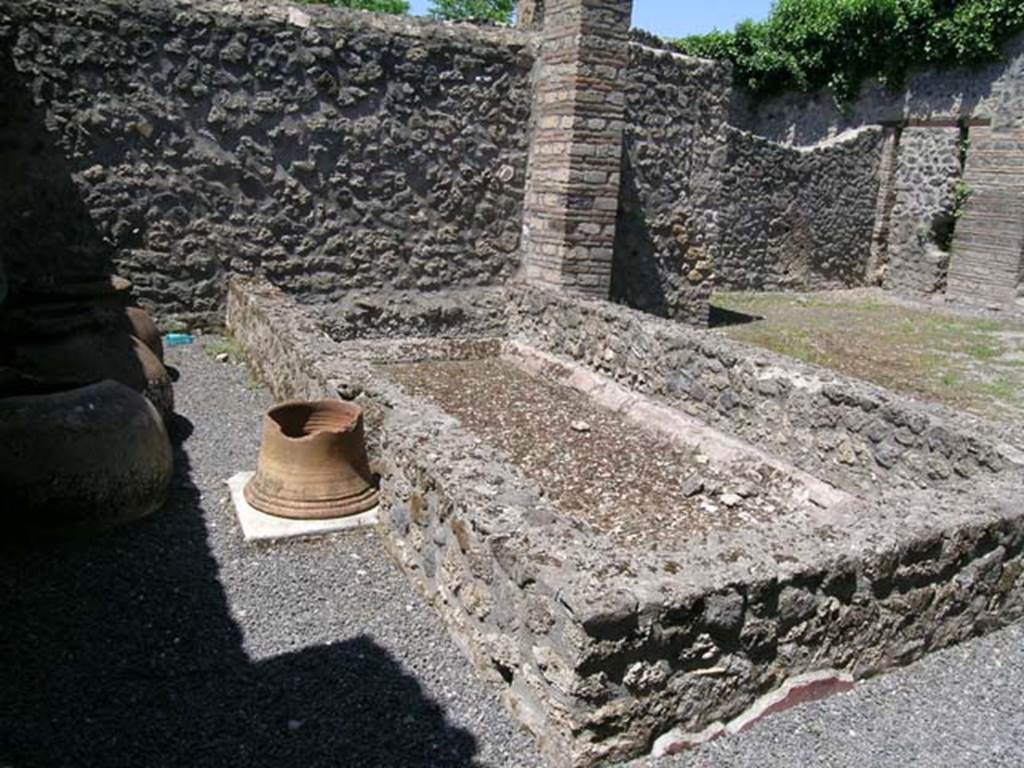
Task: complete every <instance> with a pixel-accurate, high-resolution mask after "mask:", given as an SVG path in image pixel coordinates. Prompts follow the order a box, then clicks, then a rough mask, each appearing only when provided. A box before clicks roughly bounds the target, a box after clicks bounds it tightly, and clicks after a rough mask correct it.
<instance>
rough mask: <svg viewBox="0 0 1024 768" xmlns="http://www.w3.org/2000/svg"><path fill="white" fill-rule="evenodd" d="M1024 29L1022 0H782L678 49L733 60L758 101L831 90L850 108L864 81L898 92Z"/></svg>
mask: <svg viewBox="0 0 1024 768" xmlns="http://www.w3.org/2000/svg"><path fill="white" fill-rule="evenodd" d="M1021 30H1024V2H1021V0H776V1H775V4H774V5H773V6H772V11H771V14H770V15H769V17H768V19H767V20H765V21H762V22H755V21H744V22H742V23H741V24H739V25H737V27H736V29H735V30H734V31H732V32H721V31H718V30H715V31H714V32H712V33H710V34H708V35H697V36H694V37H688V38H684V39H682V40H678V41H676V43H675V44H676V46H677V47H678V49H679V50H680V51H682V52H683V53H688V54H691V55H694V56H703V57H705V58H712V59H727V60H729V61H731V62H733V64H734V66H735V72H736V78H737V82H738V83H741V84H742V85H744V86H745V87H747V88H748V89H749V90H750V91H751V92H752V93H754V94H755V95H757V96H769V95H772V94H775V93H779V92H781V91H786V90H791V89H796V90H802V91H809V90H815V89H817V88H820V87H822V86H829V87H831V88H832V90H833V92H834V93H835V96H836V99H837V100H838V101H839V102H844V101H848V100H850V99H852V98H853V97H854V96H855V95H856V93H857V89H858V88H859V87H860V84H861V82H862V81H863V80H864V79H865V78H869V77H877V78H878V79H879V80H880V81H881V82H882V83H883V84H884V85H886V86H889V87H896V86H899V85H900V84H901V83H902V82H903V80H904V79H905V77H906V75H907V72H908V71H909V70H910V69H911V68H912V67H915V66H926V65H935V66H959V65H974V64H979V63H982V62H986V61H992V60H994V59H998V58H999V56H1000V45H1001V44H1002V43H1003V42H1004V41H1005V40H1006V39H1007V38H1008V37H1009V36H1011V35H1012V34H1014V33H1016V32H1019V31H1021Z"/></svg>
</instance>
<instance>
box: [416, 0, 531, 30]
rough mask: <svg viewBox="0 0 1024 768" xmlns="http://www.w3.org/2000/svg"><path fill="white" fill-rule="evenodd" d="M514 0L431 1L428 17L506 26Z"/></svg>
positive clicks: (511, 12) (509, 20)
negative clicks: (483, 21)
mask: <svg viewBox="0 0 1024 768" xmlns="http://www.w3.org/2000/svg"><path fill="white" fill-rule="evenodd" d="M515 7H516V3H515V0H431V8H430V15H431V16H433V17H434V18H436V19H448V20H449V21H468V20H485V21H494V22H499V23H502V24H508V23H509V22H511V21H512V14H513V12H514V11H515Z"/></svg>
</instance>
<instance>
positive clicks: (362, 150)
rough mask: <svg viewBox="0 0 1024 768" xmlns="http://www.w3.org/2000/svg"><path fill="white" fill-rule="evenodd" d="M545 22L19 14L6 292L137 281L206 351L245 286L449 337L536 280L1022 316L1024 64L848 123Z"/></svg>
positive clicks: (74, 11)
mask: <svg viewBox="0 0 1024 768" xmlns="http://www.w3.org/2000/svg"><path fill="white" fill-rule="evenodd" d="M522 6H523V7H522V9H521V10H522V14H523V15H522V21H523V24H522V26H521V28H519V29H515V30H513V29H500V28H479V27H475V26H472V25H452V24H438V23H434V22H430V21H426V20H415V19H407V18H399V17H384V16H376V15H373V14H366V13H357V12H349V11H341V10H335V9H328V8H322V7H316V6H312V7H309V6H302V7H301V8H300V7H289V6H287V5H283V4H278V3H271V2H266V0H253V1H252V2H246V3H237V4H236V3H226V4H225V3H219V2H212V0H169V1H168V2H162V3H130V2H127V0H87V2H84V3H76V4H75V5H73V6H67V5H65V4H61V3H57V2H55V0H24V1H23V2H19V3H14V4H6V5H5V6H3V10H2V11H0V55H2V57H3V59H4V62H3V67H4V72H6V73H7V74H8V75H9V76H6V77H4V78H3V84H2V86H0V88H2V89H3V97H4V103H5V104H11V105H12V106H13V108H12V109H10V110H5V113H4V115H3V116H2V117H0V133H2V135H3V138H4V141H3V149H2V150H0V168H2V169H3V174H4V182H5V183H4V185H3V189H2V192H0V194H2V200H3V202H4V205H5V208H6V209H7V210H11V211H17V212H18V213H17V215H12V216H9V217H6V218H5V219H4V220H3V222H0V227H2V228H3V229H2V232H0V234H3V236H4V238H5V241H6V242H8V243H10V244H11V246H10V252H9V253H8V254H7V259H8V260H9V261H10V262H12V263H14V264H15V265H16V268H15V269H12V273H13V274H14V276H15V278H16V279H21V278H20V277H19V276H20V275H29V274H31V275H33V277H32V279H33V280H41V281H43V282H45V281H50V282H55V281H59V280H60V279H62V276H61V275H59V274H57V273H58V272H60V271H63V272H65V273H69V274H70V273H73V272H74V271H75V270H78V271H80V272H82V271H88V269H87V265H88V264H89V263H91V262H95V261H96V260H100V261H103V262H105V263H109V262H116V268H117V269H118V270H119V271H120V272H121V273H123V274H125V275H126V276H128V277H129V278H131V279H132V281H133V282H134V283H135V288H136V294H137V295H138V296H139V298H140V299H141V300H142V301H143V302H144V303H145V304H146V305H147V307H149V308H150V309H151V310H153V311H155V312H156V313H157V314H158V315H159V316H161V317H163V318H164V319H165V320H167V321H172V320H180V321H184V322H186V323H200V324H201V323H204V322H212V323H216V322H217V320H218V318H219V316H220V314H221V312H222V310H223V305H224V297H225V286H226V282H227V280H228V278H229V277H230V276H231V275H238V274H241V275H257V274H259V275H265V276H267V277H268V278H270V279H271V280H272V281H274V282H275V283H276V284H278V285H281V286H285V287H287V289H288V290H290V291H292V292H293V293H294V294H295V295H297V296H304V297H307V298H308V299H310V300H315V299H325V300H330V301H336V302H340V303H342V304H345V305H354V304H357V303H369V304H371V305H374V306H377V305H389V304H392V303H395V302H398V303H401V302H402V301H411V302H419V303H421V304H423V305H424V306H426V305H427V304H429V305H430V306H432V307H433V308H434V309H433V310H431V311H433V312H434V313H435V315H437V316H438V319H437V320H436V322H435V321H429V320H426V319H425V322H427V323H428V324H430V323H433V325H438V324H440V325H444V324H445V323H447V324H449V325H450V324H451V323H450V322H448V321H447V320H445V319H444V318H445V317H446V316H447V315H449V314H451V313H455V314H456V315H457V314H458V312H460V311H461V309H460V307H461V306H462V304H463V301H462V300H461V299H460V298H459V294H460V293H462V292H464V291H467V290H471V289H476V288H481V287H492V288H500V287H501V286H504V285H506V284H507V283H508V282H509V281H510V280H511V279H513V277H515V276H517V275H524V276H526V277H527V278H528V279H531V280H533V281H534V282H536V283H537V284H538V285H542V286H548V287H552V288H557V289H559V290H565V291H568V292H570V293H575V294H579V295H587V296H593V297H598V298H608V297H609V296H610V297H611V298H612V299H613V300H614V301H615V302H619V303H623V304H626V305H629V306H632V307H635V308H639V309H642V310H644V311H646V312H649V313H651V314H655V315H659V316H662V317H668V318H672V319H676V320H680V321H685V322H692V323H696V324H704V323H706V322H707V318H708V297H709V296H710V295H711V293H712V291H713V290H714V289H715V288H716V287H718V288H726V289H729V288H735V289H766V290H776V289H783V288H785V289H799V290H805V289H819V288H832V287H854V286H860V285H869V284H882V285H885V286H887V287H890V288H893V289H895V290H899V291H902V292H905V293H940V294H941V293H943V292H945V291H946V290H947V285H950V286H952V287H951V289H950V296H952V297H954V298H959V299H964V300H966V299H976V300H980V301H982V302H983V303H985V304H997V305H999V306H1003V307H1007V306H1012V305H1014V304H1016V303H1017V297H1018V294H1019V292H1020V287H1019V285H1020V280H1019V273H1020V272H1021V257H1020V255H1019V253H1020V248H1019V247H1018V246H1019V244H1020V236H1019V230H1020V228H1021V222H1020V219H1019V217H1017V216H1016V214H1014V213H1013V210H1014V206H1015V205H1016V203H1017V201H1018V200H1019V195H1020V192H1019V185H1018V180H1019V178H1020V174H1019V169H1016V165H1015V163H1016V159H1015V158H1016V155H1015V154H1014V153H1015V152H1016V150H1014V149H1013V148H1012V147H1013V146H1016V145H1015V144H1014V142H1017V143H1018V144H1019V141H1018V139H1019V133H1018V132H1019V130H1020V129H1021V127H1022V120H1024V118H1021V114H1024V86H1022V82H1024V39H1022V38H1017V39H1016V40H1014V41H1012V42H1011V43H1010V44H1009V45H1008V46H1007V48H1006V51H1005V53H1006V57H1007V58H1006V61H1005V62H1001V63H998V64H993V65H990V66H987V67H982V68H979V69H977V70H968V71H951V72H937V73H928V72H926V73H920V74H918V75H915V76H914V77H912V78H911V79H910V81H909V83H908V85H907V88H906V90H905V91H904V92H902V93H898V94H894V93H889V92H887V91H885V90H884V89H881V88H878V87H874V86H872V85H870V84H869V85H867V86H865V88H864V90H863V92H862V94H861V97H860V98H859V99H858V100H857V101H856V102H855V103H854V104H852V105H850V107H849V109H848V110H847V111H846V112H840V111H838V110H836V109H835V107H834V105H833V104H832V103H831V95H830V94H828V93H822V94H815V95H812V96H800V97H797V96H792V95H791V96H787V97H783V98H780V99H776V100H772V101H769V102H766V103H762V104H758V105H750V104H748V103H747V99H746V97H745V96H744V94H743V92H742V90H741V89H738V88H735V87H734V85H733V81H732V75H731V72H730V68H729V67H728V65H725V64H722V63H715V62H709V61H702V60H698V59H693V58H688V57H684V56H680V55H678V54H675V53H673V52H671V51H669V50H667V49H666V48H665V47H664V45H663V44H662V43H661V42H660V41H658V40H656V39H652V38H650V37H645V36H638V35H634V36H633V37H631V38H627V35H626V30H627V28H628V21H629V3H622V2H611V1H610V0H572V1H571V2H570V1H569V0H561V1H559V2H550V1H549V2H547V3H544V2H540V0H524V2H523V3H522ZM972 155H974V157H973V158H972ZM27 158H33V159H31V160H27ZM994 164H996V165H998V166H999V167H995V165H994ZM27 179H31V180H32V181H31V182H30V183H29V182H27V181H26V180H27ZM57 201H59V202H57ZM986 201H989V202H988V203H987V202H986ZM993 207H994V208H998V209H999V210H1005V211H1006V212H1007V213H1006V214H1005V215H1002V214H999V215H995V214H990V213H986V211H991V210H993ZM1016 208H1017V209H1018V210H1019V208H1020V206H1019V205H1016ZM58 210H59V211H65V212H67V215H63V216H62V217H61V219H60V220H59V221H58V220H57V218H55V215H54V211H58ZM993 216H995V218H993ZM957 223H960V224H962V225H963V226H962V232H961V233H960V234H959V236H954V234H953V228H954V225H955V224H957ZM993 227H995V229H996V230H998V232H995V231H993ZM993 238H994V239H993ZM40 244H45V247H44V246H43V245H40ZM993 249H994V250H993ZM1015 249H1016V250H1015ZM57 252H70V253H73V254H75V257H74V260H73V261H74V263H70V262H69V261H67V260H65V261H64V263H62V264H61V265H59V266H57V265H55V264H54V263H52V262H53V259H52V258H49V257H46V256H42V255H41V254H43V253H57ZM958 252H962V253H963V256H962V258H960V257H959V256H958ZM992 254H995V255H994V256H992ZM990 256H992V258H990ZM1015 272H1016V273H1017V274H1018V277H1017V278H1014V277H1012V275H1013V274H1014V273H1015ZM425 296H429V298H426V299H424V298H423V297H425ZM449 310H450V311H449ZM367 311H368V312H370V311H371V310H370V309H368V310H367ZM424 312H425V313H426V312H427V310H426V309H424ZM425 317H426V315H425Z"/></svg>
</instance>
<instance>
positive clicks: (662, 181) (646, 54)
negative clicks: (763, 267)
mask: <svg viewBox="0 0 1024 768" xmlns="http://www.w3.org/2000/svg"><path fill="white" fill-rule="evenodd" d="M731 96H732V70H731V67H730V66H729V65H728V64H723V63H721V62H712V61H707V60H703V59H695V58H691V57H687V56H681V55H679V54H673V53H671V52H669V51H661V50H656V49H653V48H649V47H646V46H642V45H637V44H633V45H631V46H630V68H629V71H628V76H627V80H626V132H625V137H624V148H623V161H622V186H621V189H620V191H619V216H618V228H617V232H616V238H615V257H614V269H613V275H612V298H613V299H614V300H615V301H617V302H619V303H623V304H627V305H628V306H631V307H633V308H635V309H641V310H643V311H645V312H650V313H652V314H656V315H660V316H663V317H670V318H674V319H679V320H685V321H689V322H693V323H696V324H698V325H702V324H706V323H707V319H708V318H707V312H708V298H709V296H710V293H711V290H712V289H713V287H714V279H713V277H714V267H715V263H716V262H717V259H718V256H719V251H720V249H719V243H720V238H721V236H722V235H721V232H720V225H719V218H720V217H719V213H718V207H719V205H720V204H721V186H722V174H723V173H725V172H726V167H725V163H726V155H725V148H726V133H725V124H726V118H727V116H728V111H729V100H730V98H731Z"/></svg>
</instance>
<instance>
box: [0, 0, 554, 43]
mask: <svg viewBox="0 0 1024 768" xmlns="http://www.w3.org/2000/svg"><path fill="white" fill-rule="evenodd" d="M51 14H52V15H56V16H57V17H58V18H61V19H65V20H66V21H67V22H69V23H70V22H72V21H73V22H74V23H75V24H78V25H83V21H87V22H88V21H92V20H95V23H98V24H109V23H117V19H119V18H122V17H145V18H148V19H150V20H152V21H154V22H158V21H160V20H168V21H170V20H171V19H175V18H178V17H179V15H180V14H195V15H196V16H202V17H205V18H206V19H207V20H208V21H209V22H211V23H214V24H217V25H219V26H229V27H235V26H238V25H239V24H240V23H247V24H259V23H268V24H274V25H279V26H281V27H282V28H288V27H289V26H290V27H295V28H297V29H300V30H305V29H310V30H313V31H321V32H327V31H331V32H348V31H351V32H360V31H367V30H376V31H379V32H384V33H387V34H389V35H396V36H401V37H408V38H421V39H424V40H430V39H433V40H436V41H444V42H447V43H449V44H452V45H459V44H460V43H465V44H478V43H490V44H492V45H497V46H503V47H510V48H515V49H523V48H535V47H536V45H537V41H538V34H537V33H536V32H535V31H531V30H524V29H517V28H514V27H501V26H481V25H477V24H469V23H454V22H448V21H438V20H435V19H431V18H427V17H417V16H409V15H403V14H387V13H374V12H370V11H359V10H352V9H347V8H334V7H331V6H323V5H296V4H291V3H285V2H278V0H245V2H239V1H238V0H232V1H231V2H218V1H217V0H162V1H161V2H136V1H135V0H98V1H97V2H92V3H89V4H86V5H69V6H62V7H61V6H57V5H56V4H54V3H53V2H52V0H24V2H20V3H17V4H15V5H14V6H13V7H10V6H8V8H7V9H5V12H4V13H2V14H0V20H3V19H4V17H5V16H8V15H10V16H13V17H15V18H19V17H21V18H24V17H26V16H27V17H32V16H33V15H41V16H42V15H45V16H50V15H51ZM83 26H87V25H83Z"/></svg>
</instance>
